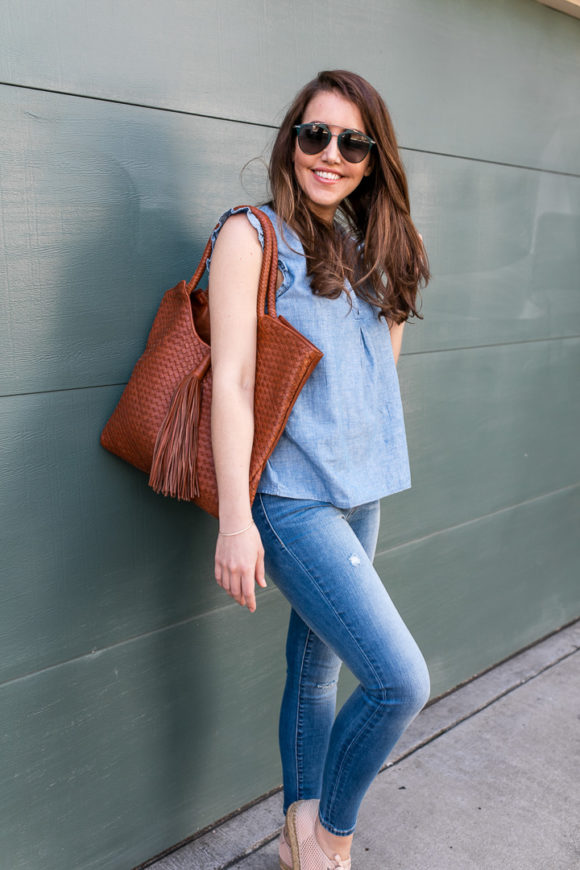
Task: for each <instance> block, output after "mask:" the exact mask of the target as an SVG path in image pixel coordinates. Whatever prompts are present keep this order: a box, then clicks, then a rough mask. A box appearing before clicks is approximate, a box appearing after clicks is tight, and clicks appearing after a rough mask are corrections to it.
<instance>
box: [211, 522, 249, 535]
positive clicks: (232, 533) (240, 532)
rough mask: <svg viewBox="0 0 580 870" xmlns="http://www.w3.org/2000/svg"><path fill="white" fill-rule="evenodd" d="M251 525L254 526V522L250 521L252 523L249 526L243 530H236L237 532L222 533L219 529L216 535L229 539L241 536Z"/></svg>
mask: <svg viewBox="0 0 580 870" xmlns="http://www.w3.org/2000/svg"><path fill="white" fill-rule="evenodd" d="M253 525H254V520H252V522H251V523H250V525H249V526H246V527H245V528H243V529H238V531H237V532H222V530H221V529H220V530H219V532H218V535H223V536H224V538H231V537H232V535H241V534H242V532H247V531H248V529H251V528H252V526H253Z"/></svg>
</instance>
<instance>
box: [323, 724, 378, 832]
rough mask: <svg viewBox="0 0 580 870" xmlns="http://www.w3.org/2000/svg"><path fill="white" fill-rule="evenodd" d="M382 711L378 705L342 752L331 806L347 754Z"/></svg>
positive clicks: (330, 802)
mask: <svg viewBox="0 0 580 870" xmlns="http://www.w3.org/2000/svg"><path fill="white" fill-rule="evenodd" d="M380 712H381V709H380V707H376V708H375V709H374V710H373V711H372V712H371V714H370V716H369V717H368V719H367V720H366V722H364V724H363V725H362V726H361V727H360V728H359V729H358V731H357V732H356V734H354V735H353V737H352V739H351V741H350V742H349V744H348V746H346V747H345V749H344V752H343V754H342V758H341V760H340V766H339V768H338V772H337V774H336V776H335V777H334V786H333V789H332V794H331V796H330V798H329V801H328V803H329V805H330V807H331V808H332V805H333V803H334V801H335V798H336V794H337V791H338V783H339V780H340V777H341V776H342V770H343V767H344V761H345V758H346V756H347V755H348V753H349V752H350V748H351V746H353V744H354V743H355V742H356V741H357V740H358V739H359V738H360V737H361V736H362V735H363V734H364V733H365V732H366V731H367V730H368V729H369V728H370V726H371V723H372V721H373V719H374V718H375V717H376V715H377V714H378V713H380ZM321 820H322V818H321ZM349 833H352V832H349ZM339 836H340V835H339ZM342 836H346V835H342Z"/></svg>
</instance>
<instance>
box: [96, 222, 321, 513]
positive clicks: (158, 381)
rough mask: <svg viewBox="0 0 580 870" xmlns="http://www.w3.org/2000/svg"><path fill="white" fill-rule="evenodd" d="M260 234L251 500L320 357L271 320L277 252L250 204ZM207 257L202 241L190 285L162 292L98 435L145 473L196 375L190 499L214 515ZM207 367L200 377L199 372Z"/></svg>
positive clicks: (270, 229)
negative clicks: (177, 399) (175, 401)
mask: <svg viewBox="0 0 580 870" xmlns="http://www.w3.org/2000/svg"><path fill="white" fill-rule="evenodd" d="M249 208H250V209H251V211H252V212H253V214H254V215H255V216H256V217H257V218H258V219H259V220H260V223H261V225H262V228H263V231H264V254H263V258H262V269H261V274H260V281H259V286H258V301H257V314H258V327H257V330H258V333H257V359H256V382H255V392H254V442H253V447H252V456H251V462H250V478H249V481H248V485H249V492H250V501H251V502H253V500H254V497H255V494H256V489H257V487H258V483H259V481H260V477H261V475H262V471H263V469H264V466H265V464H266V461H267V459H268V457H269V456H270V454H271V453H272V451H273V450H274V447H275V446H276V444H277V442H278V440H279V438H280V436H281V435H282V432H283V430H284V426H285V425H286V421H287V419H288V416H289V414H290V411H291V410H292V407H293V405H294V403H295V401H296V399H297V398H298V395H299V393H300V390H301V389H302V387H303V386H304V384H305V383H306V380H307V379H308V377H309V376H310V374H311V372H312V371H313V369H314V368H315V366H316V365H317V363H318V362H319V361H320V359H321V358H322V353H321V351H320V350H318V348H317V347H315V346H314V345H313V344H312V343H311V342H310V341H309V340H308V339H307V338H305V337H304V336H303V335H302V334H301V333H300V332H299V331H298V330H297V329H295V328H294V327H293V326H292V325H291V324H290V323H288V321H287V320H285V319H284V318H283V317H278V316H277V315H276V278H277V270H278V251H277V243H276V235H275V232H274V228H273V226H272V224H271V222H270V220H269V218H268V217H267V216H266V215H265V214H264V213H263V212H261V211H259V210H258V209H255V208H253V207H251V206H249ZM210 252H211V241H208V243H207V245H206V248H205V251H204V253H203V256H202V258H201V260H200V263H199V265H198V267H197V269H196V271H195V274H194V276H193V278H192V279H191V281H190V282H189V283H188V284H186V283H185V281H181V282H180V283H179V284H177V285H176V286H175V287H173V288H172V289H171V290H168V291H167V292H166V293H165V295H164V297H163V300H162V302H161V305H160V306H159V309H158V312H157V315H156V317H155V320H154V322H153V326H152V328H151V331H150V333H149V337H148V340H147V345H146V347H145V351H144V352H143V354H142V356H141V357H140V358H139V360H138V361H137V364H136V365H135V368H134V369H133V372H132V374H131V377H130V379H129V382H128V384H127V386H126V387H125V389H124V391H123V394H122V396H121V398H120V400H119V403H118V404H117V407H116V408H115V410H114V411H113V414H112V415H111V417H110V419H109V421H108V422H107V424H106V426H105V428H104V429H103V432H102V434H101V444H102V445H103V447H105V448H106V449H107V450H109V451H110V452H111V453H114V454H116V455H117V456H120V457H121V459H124V460H125V461H126V462H129V463H131V465H134V466H136V467H137V468H139V469H141V470H142V471H145V472H150V471H151V464H152V460H153V452H154V449H155V444H156V440H157V435H158V433H159V431H160V429H161V427H162V425H163V422H164V420H165V418H166V416H167V413H168V409H169V406H170V404H171V400H172V398H173V395H174V393H175V392H176V390H177V388H178V387H179V385H180V383H181V382H182V381H183V379H184V378H185V377H187V376H188V375H190V373H191V372H192V371H194V370H195V369H199V373H200V375H202V378H201V406H200V412H199V423H198V425H199V432H198V448H197V475H198V483H199V495H198V496H196V497H194V498H193V499H192V500H193V501H194V502H195V503H196V504H198V505H199V506H200V507H201V508H203V510H205V511H207V512H208V513H210V514H212V516H215V517H217V516H218V491H217V481H216V477H215V468H214V462H213V452H212V447H211V391H212V373H211V350H210V346H209V344H208V343H207V341H204V340H203V338H201V336H200V334H199V333H200V332H201V333H202V335H203V336H204V338H206V339H209V332H208V328H207V324H208V311H207V306H208V300H207V294H206V292H205V291H204V290H200V289H197V285H198V283H199V281H200V279H201V276H202V275H203V273H204V271H205V265H206V261H207V258H208V256H209V254H210ZM204 369H205V372H204Z"/></svg>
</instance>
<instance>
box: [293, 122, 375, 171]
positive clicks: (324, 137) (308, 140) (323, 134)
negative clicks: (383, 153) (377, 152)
mask: <svg viewBox="0 0 580 870" xmlns="http://www.w3.org/2000/svg"><path fill="white" fill-rule="evenodd" d="M294 130H296V138H297V139H298V145H299V147H300V150H301V151H303V152H304V154H320V152H321V151H324V149H325V148H326V147H327V146H328V145H329V144H330V140H331V139H332V137H333V136H336V144H337V145H338V150H339V151H340V153H341V154H342V156H343V157H344V159H345V160H347V161H348V162H349V163H361V161H363V160H364V159H365V157H366V156H367V154H368V153H369V151H370V150H371V148H372V147H373V145H376V142H375V141H374V140H373V139H371V137H370V136H365V134H364V133H359V132H358V131H357V130H343V131H342V133H331V132H330V130H329V128H328V126H327V125H326V124H320V123H318V122H313V123H310V124H295V126H294Z"/></svg>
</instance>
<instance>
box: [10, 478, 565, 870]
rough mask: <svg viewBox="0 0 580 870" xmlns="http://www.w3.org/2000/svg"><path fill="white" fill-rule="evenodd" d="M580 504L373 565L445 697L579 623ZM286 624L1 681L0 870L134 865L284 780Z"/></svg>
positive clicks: (211, 618) (215, 616) (266, 604)
mask: <svg viewBox="0 0 580 870" xmlns="http://www.w3.org/2000/svg"><path fill="white" fill-rule="evenodd" d="M579 496H580V488H578V487H577V488H576V489H575V490H568V491H566V492H564V493H557V494H554V495H551V496H547V497H545V498H541V499H538V500H537V501H534V502H532V503H529V504H527V505H522V506H519V507H517V508H515V509H513V510H509V511H506V512H502V513H501V514H496V515H494V516H492V517H487V518H484V519H483V520H481V521H478V522H476V523H473V524H467V525H465V526H462V527H461V528H456V529H453V530H449V531H447V532H445V533H443V534H441V535H435V536H432V537H430V538H428V539H425V540H423V541H419V542H415V543H413V544H410V545H409V546H405V547H400V548H397V549H396V550H393V551H392V552H391V553H389V554H384V555H383V556H381V557H380V558H379V560H378V567H379V570H380V571H381V573H382V574H383V575H384V576H385V577H386V585H387V588H388V589H389V591H390V592H391V595H392V597H393V599H394V601H395V603H396V605H397V606H398V608H399V610H400V612H401V613H402V615H403V617H404V619H405V620H406V621H407V623H408V624H409V627H410V628H411V630H412V632H413V633H414V635H415V636H416V638H417V641H418V643H419V645H420V647H421V649H422V650H423V652H424V654H425V655H426V658H427V661H428V664H429V668H430V672H431V677H432V687H433V696H436V695H437V694H440V693H441V692H443V691H445V690H446V689H449V688H451V687H453V686H454V685H456V684H457V683H458V682H460V681H462V680H464V679H466V678H468V677H470V676H471V675H472V674H474V673H477V672H479V671H481V670H482V669H484V668H486V667H488V666H489V665H491V664H493V663H494V662H495V661H497V660H498V659H500V658H503V657H505V656H507V655H509V654H510V653H512V652H514V651H516V650H517V649H519V648H521V647H522V646H523V645H525V644H527V643H529V642H531V641H533V640H535V639H536V638H537V637H538V636H541V635H543V634H546V633H548V632H549V631H551V630H552V629H554V628H556V627H557V626H558V625H560V624H561V623H562V622H565V621H568V620H569V619H571V618H572V617H573V615H574V614H578V613H580V600H579V595H578V593H579V590H578V586H577V583H576V582H575V580H574V578H575V576H576V573H575V572H576V568H577V564H578V556H579V552H578V546H579V545H578V537H577V534H576V531H577V528H578V522H579V520H580V498H579ZM554 552H557V553H558V559H557V560H554V559H553V553H554ZM287 617H288V608H287V605H286V604H285V603H284V601H283V599H282V597H281V596H280V595H278V594H277V593H273V594H272V593H267V594H266V595H264V596H263V597H262V601H261V606H260V608H259V609H258V611H257V613H256V614H254V615H252V616H250V615H249V614H247V613H245V612H242V611H241V610H240V609H238V608H234V607H227V608H224V609H222V610H220V611H217V612H214V613H212V614H210V615H208V616H206V617H202V618H200V619H197V620H193V621H190V622H188V623H186V624H183V625H179V626H175V627H172V628H170V629H168V630H167V631H161V632H155V633H153V634H149V635H147V636H145V637H141V638H139V639H137V640H135V641H133V642H129V643H124V644H120V645H118V646H116V647H113V648H111V649H108V650H106V651H103V652H101V653H98V654H95V655H89V656H86V657H83V658H80V659H77V660H75V661H71V662H67V663H66V664H63V665H61V666H59V667H55V668H50V669H48V670H46V671H43V672H42V673H39V674H36V675H34V676H31V677H28V678H26V679H22V680H16V681H13V682H11V683H9V684H5V685H4V686H2V687H0V710H1V711H2V713H1V716H2V728H1V729H0V746H1V749H2V755H3V759H4V762H3V764H4V768H3V771H4V777H5V781H6V782H7V783H10V787H9V788H7V789H3V790H2V791H1V792H0V809H1V811H2V818H3V826H2V833H1V834H0V838H1V846H2V855H3V859H4V861H5V862H6V865H7V866H9V867H10V868H11V870H62V868H63V867H72V866H74V867H75V870H85V868H86V870H88V868H94V867H97V866H98V867H99V870H119V868H120V867H123V868H125V867H126V868H128V867H131V866H134V865H135V864H137V863H139V862H140V861H144V860H146V859H147V858H149V857H152V856H153V855H155V854H157V853H159V852H160V851H161V850H162V849H164V848H167V847H169V846H171V845H173V844H175V843H177V842H179V841H180V840H181V839H183V838H184V837H186V836H188V835H190V834H192V833H193V832H194V831H195V830H196V829H200V828H201V827H203V826H204V825H205V824H207V823H209V822H211V821H212V820H213V819H216V818H219V817H221V816H222V815H223V814H225V813H227V812H229V811H231V810H233V809H235V808H237V807H238V806H240V805H242V804H243V803H244V802H247V801H249V800H251V799H252V798H254V797H257V796H258V795H260V794H261V793H263V792H265V791H266V790H268V789H269V788H271V787H274V786H276V785H277V784H278V783H279V781H280V769H279V761H278V756H277V736H276V719H277V715H278V706H279V701H280V694H281V688H282V681H283V673H284V664H283V647H284V635H285V630H286V621H287ZM345 676H346V679H345V680H343V685H342V694H343V696H344V693H345V691H346V690H347V689H348V688H350V687H351V686H352V678H351V677H348V675H347V674H345ZM55 819H58V825H55Z"/></svg>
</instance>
